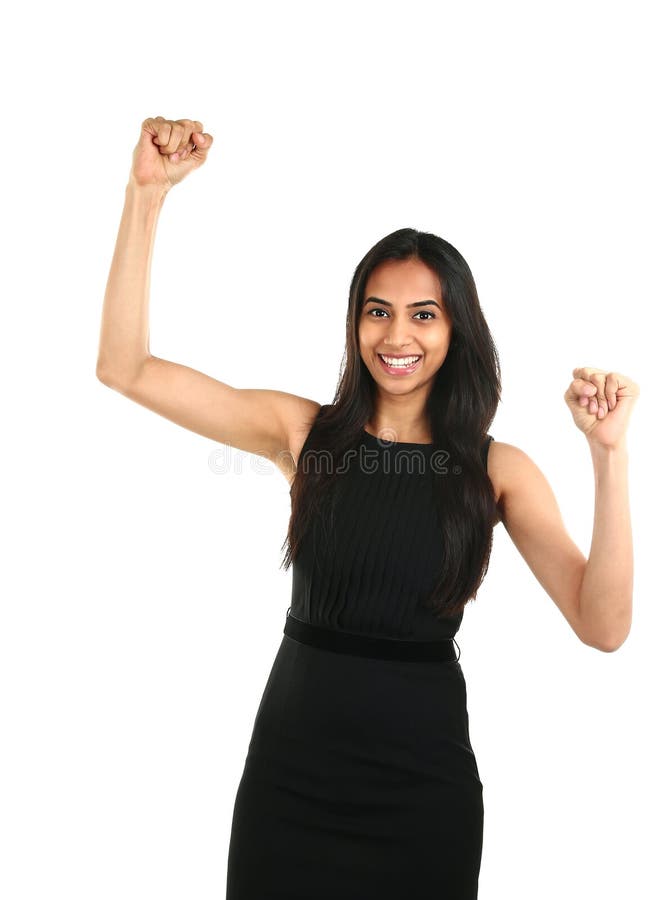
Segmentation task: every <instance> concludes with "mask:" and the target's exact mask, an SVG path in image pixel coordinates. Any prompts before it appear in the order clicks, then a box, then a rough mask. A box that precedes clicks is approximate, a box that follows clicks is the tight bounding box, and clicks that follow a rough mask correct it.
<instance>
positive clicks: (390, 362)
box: [379, 353, 420, 368]
mask: <svg viewBox="0 0 669 900" xmlns="http://www.w3.org/2000/svg"><path fill="white" fill-rule="evenodd" d="M379 356H380V357H381V359H382V360H383V361H384V363H385V364H386V365H387V366H404V367H405V368H406V367H407V366H412V365H413V364H414V363H416V362H418V360H419V359H420V356H404V357H402V358H401V359H391V358H390V357H388V356H384V355H383V353H379Z"/></svg>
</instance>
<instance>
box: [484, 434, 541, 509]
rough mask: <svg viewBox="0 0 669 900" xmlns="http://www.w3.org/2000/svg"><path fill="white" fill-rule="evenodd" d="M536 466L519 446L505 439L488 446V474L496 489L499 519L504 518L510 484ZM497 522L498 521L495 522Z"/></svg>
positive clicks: (494, 441)
mask: <svg viewBox="0 0 669 900" xmlns="http://www.w3.org/2000/svg"><path fill="white" fill-rule="evenodd" d="M531 466H534V463H533V462H532V460H531V459H530V457H529V456H528V455H527V454H526V453H525V452H524V451H523V450H521V449H520V448H519V447H515V446H514V445H513V444H507V443H505V442H504V441H498V440H493V441H491V442H490V446H489V448H488V476H489V477H490V480H491V481H492V485H493V488H494V490H495V501H496V503H497V509H498V511H499V519H498V521H502V520H503V514H504V501H505V495H506V494H507V492H508V491H509V489H510V486H511V485H512V484H513V483H514V482H515V481H516V480H517V479H518V478H519V477H520V478H522V477H523V473H524V472H527V470H528V469H529V467H531ZM495 524H497V523H495Z"/></svg>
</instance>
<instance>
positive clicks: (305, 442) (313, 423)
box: [297, 404, 323, 469]
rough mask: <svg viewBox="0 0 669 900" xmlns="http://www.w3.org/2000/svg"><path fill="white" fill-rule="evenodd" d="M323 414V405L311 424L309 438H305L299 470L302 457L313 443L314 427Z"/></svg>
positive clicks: (299, 458) (298, 464)
mask: <svg viewBox="0 0 669 900" xmlns="http://www.w3.org/2000/svg"><path fill="white" fill-rule="evenodd" d="M322 412H323V404H321V406H320V408H319V410H318V412H317V413H316V415H315V416H314V419H313V422H312V423H311V428H310V429H309V431H308V432H307V436H306V437H305V439H304V443H303V444H302V449H301V450H300V455H299V456H298V457H297V468H298V469H299V466H300V460H301V459H302V457H303V456H304V453H305V451H306V450H308V449H309V444H310V442H311V437H312V435H313V433H314V426H315V425H316V421H317V420H318V418H319V416H320V414H321V413H322Z"/></svg>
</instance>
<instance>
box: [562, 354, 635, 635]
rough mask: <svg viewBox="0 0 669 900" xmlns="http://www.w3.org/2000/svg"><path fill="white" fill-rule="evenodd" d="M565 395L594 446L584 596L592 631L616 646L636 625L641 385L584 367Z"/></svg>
mask: <svg viewBox="0 0 669 900" xmlns="http://www.w3.org/2000/svg"><path fill="white" fill-rule="evenodd" d="M573 375H574V380H573V381H572V382H571V384H570V385H569V387H568V388H567V390H566V392H565V395H564V399H565V402H566V403H567V406H568V407H569V410H570V412H571V413H572V416H573V418H574V422H575V424H576V426H577V427H578V428H579V429H580V430H581V431H583V433H584V434H585V436H586V439H587V441H588V444H589V446H590V453H591V456H592V462H593V467H594V475H595V521H594V526H593V532H592V543H591V546H590V555H589V557H588V560H587V563H586V567H585V572H584V574H583V581H582V582H581V589H580V596H579V612H580V618H581V622H582V625H583V627H584V628H585V630H586V631H587V632H590V633H593V634H599V635H601V636H602V637H601V641H602V644H603V645H604V646H606V647H607V648H608V649H611V650H616V649H618V647H620V645H621V644H622V643H623V642H624V641H625V639H626V638H627V636H628V634H629V632H630V629H631V627H632V593H633V580H634V559H633V552H632V523H631V517H630V503H629V491H628V478H627V474H628V454H627V442H626V437H627V426H628V424H629V418H630V414H631V412H632V409H633V407H634V404H635V402H636V400H637V399H638V397H639V393H640V391H639V386H638V385H637V384H636V383H635V382H633V381H632V379H631V378H627V377H626V376H624V375H621V374H620V373H619V372H605V371H604V370H602V369H594V368H588V367H584V368H578V369H574V371H573Z"/></svg>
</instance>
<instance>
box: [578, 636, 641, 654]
mask: <svg viewBox="0 0 669 900" xmlns="http://www.w3.org/2000/svg"><path fill="white" fill-rule="evenodd" d="M628 636H629V631H627V632H626V633H625V634H623V635H606V636H604V635H599V636H598V637H595V638H593V637H586V636H584V635H579V637H580V638H581V641H582V642H583V643H584V644H586V646H588V647H592V648H593V649H595V650H599V651H601V652H602V653H615V651H616V650H620V648H621V647H622V645H623V644H624V643H625V641H626V640H627V638H628Z"/></svg>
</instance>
